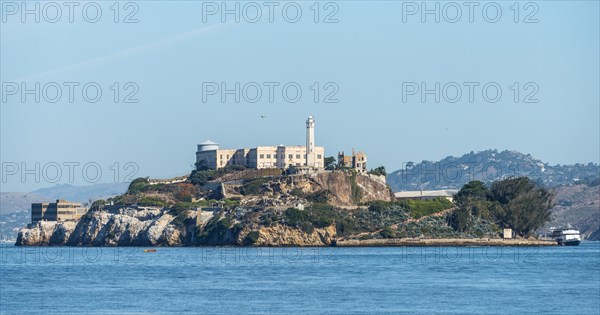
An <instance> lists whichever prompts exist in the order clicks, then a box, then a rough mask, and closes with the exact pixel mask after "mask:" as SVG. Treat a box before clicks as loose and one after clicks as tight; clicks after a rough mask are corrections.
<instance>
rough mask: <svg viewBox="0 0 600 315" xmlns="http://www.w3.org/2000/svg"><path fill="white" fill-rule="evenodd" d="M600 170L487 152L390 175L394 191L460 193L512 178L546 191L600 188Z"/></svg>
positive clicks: (511, 153)
mask: <svg viewBox="0 0 600 315" xmlns="http://www.w3.org/2000/svg"><path fill="white" fill-rule="evenodd" d="M599 174H600V166H599V165H598V164H595V163H588V164H574V165H549V164H548V163H544V162H542V161H541V160H538V159H535V158H533V157H532V156H531V155H529V154H523V153H520V152H516V151H502V152H498V151H497V150H486V151H481V152H477V153H475V152H470V153H468V154H465V155H463V156H461V157H453V156H448V157H446V158H444V159H442V160H440V161H422V162H420V163H415V162H408V163H406V165H405V167H403V169H401V170H397V171H395V172H392V173H391V174H389V176H388V178H387V182H388V184H389V185H390V187H391V188H392V190H393V191H403V190H421V189H423V190H435V189H460V188H461V187H462V186H463V185H464V184H465V183H467V182H469V181H471V180H480V181H483V182H485V183H491V182H494V181H496V180H499V179H503V178H507V177H510V176H528V177H530V178H532V179H534V180H536V181H537V182H538V183H540V184H543V185H544V186H546V187H558V186H564V185H571V184H577V183H591V182H594V181H596V182H597V183H596V182H594V184H599V183H600V179H599V176H600V175H599Z"/></svg>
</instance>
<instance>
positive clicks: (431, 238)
mask: <svg viewBox="0 0 600 315" xmlns="http://www.w3.org/2000/svg"><path fill="white" fill-rule="evenodd" d="M314 128H315V120H314V117H313V116H310V117H309V118H308V119H307V121H306V146H283V145H279V146H267V147H254V148H243V149H221V148H220V147H219V145H218V144H217V143H214V142H212V141H205V142H203V143H201V144H199V145H198V150H197V151H196V167H195V169H194V170H193V171H192V172H191V173H190V174H189V175H185V176H180V177H176V178H170V179H150V178H147V177H145V178H138V179H135V180H133V181H132V182H131V183H130V185H129V187H128V189H127V191H126V192H125V193H124V194H122V195H119V196H116V197H113V198H109V199H107V200H97V201H95V202H94V203H93V204H91V206H90V207H89V208H87V209H85V208H84V209H81V207H79V206H78V205H76V204H72V203H68V202H66V201H60V200H58V201H57V203H55V204H36V205H35V206H34V205H32V223H31V224H29V225H28V226H27V227H25V228H23V229H21V230H20V231H19V233H18V236H17V241H16V245H18V246H62V245H66V246H152V247H154V246H551V245H556V242H554V241H551V240H542V239H537V238H535V237H534V236H535V232H536V231H537V230H538V229H539V228H540V227H542V226H543V225H544V224H545V223H546V222H548V221H549V219H550V209H551V208H552V194H551V193H550V192H549V191H547V190H546V189H545V188H542V187H539V186H538V185H537V184H536V183H535V182H534V181H533V180H531V179H529V178H527V177H518V178H507V179H503V180H500V181H497V182H495V183H493V184H492V185H491V186H490V187H487V186H486V185H484V184H483V183H482V182H480V181H472V182H469V183H467V184H466V185H464V187H463V188H462V189H461V190H460V191H457V192H456V193H452V194H447V195H441V196H425V195H423V194H422V193H421V194H418V195H414V194H412V195H411V194H404V195H403V194H399V195H395V194H394V193H393V192H392V190H391V189H390V187H389V186H388V184H387V183H386V175H387V174H386V171H385V168H384V167H377V168H375V169H371V170H368V168H367V155H366V154H365V153H364V152H362V151H360V152H355V151H354V150H352V154H351V155H346V154H344V152H342V151H340V152H339V153H338V158H337V161H336V159H335V158H334V157H325V156H324V152H325V151H324V148H323V147H317V146H315V133H314ZM61 207H62V208H61ZM61 209H62V210H61ZM51 211H53V212H51ZM61 213H62V216H61Z"/></svg>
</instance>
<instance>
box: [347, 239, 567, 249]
mask: <svg viewBox="0 0 600 315" xmlns="http://www.w3.org/2000/svg"><path fill="white" fill-rule="evenodd" d="M557 245H558V244H557V243H556V241H547V240H531V239H508V240H504V239H494V238H472V239H457V238H440V239H425V238H423V239H415V238H401V239H371V240H338V241H337V243H336V246H338V247H376V246H557Z"/></svg>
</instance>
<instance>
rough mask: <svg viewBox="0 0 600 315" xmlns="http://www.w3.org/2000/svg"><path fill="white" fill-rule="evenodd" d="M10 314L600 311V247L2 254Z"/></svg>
mask: <svg viewBox="0 0 600 315" xmlns="http://www.w3.org/2000/svg"><path fill="white" fill-rule="evenodd" d="M1 255H2V256H1V259H2V260H1V270H0V271H1V273H0V276H1V280H0V302H1V303H0V311H1V312H0V313H2V314H27V313H61V314H64V313H92V314H114V313H127V314H136V313H140V314H141V313H144V314H146V313H159V314H162V313H202V314H231V313H243V314H264V313H278V314H281V313H303V314H317V313H328V314H371V313H388V314H397V313H419V314H433V313H437V314H449V313H460V314H482V313H494V314H517V313H518V314H523V313H525V314H530V313H531V314H533V313H553V314H598V313H600V243H598V242H585V243H582V245H581V246H579V247H553V248H439V247H430V248H392V247H387V248H336V249H333V248H302V249H298V248H287V249H282V248H277V249H272V248H261V249H256V248H252V249H239V248H158V252H157V253H143V252H142V251H141V249H140V248H69V247H50V248H48V247H45V248H19V247H13V246H6V245H5V246H2V247H1Z"/></svg>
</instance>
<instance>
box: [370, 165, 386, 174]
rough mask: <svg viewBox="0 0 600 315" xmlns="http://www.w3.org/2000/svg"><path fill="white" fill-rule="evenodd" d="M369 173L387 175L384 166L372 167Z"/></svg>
mask: <svg viewBox="0 0 600 315" xmlns="http://www.w3.org/2000/svg"><path fill="white" fill-rule="evenodd" d="M369 174H373V175H378V176H381V175H383V176H387V172H386V171H385V166H379V167H377V168H375V169H372V170H371V171H370V172H369Z"/></svg>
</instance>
